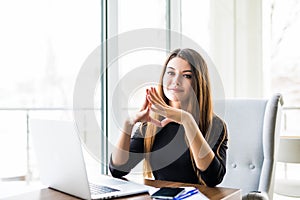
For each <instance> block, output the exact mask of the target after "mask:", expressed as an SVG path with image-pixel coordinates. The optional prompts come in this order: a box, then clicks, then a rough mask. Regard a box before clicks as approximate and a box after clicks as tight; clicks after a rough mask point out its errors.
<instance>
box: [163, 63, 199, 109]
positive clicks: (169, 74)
mask: <svg viewBox="0 0 300 200" xmlns="http://www.w3.org/2000/svg"><path fill="white" fill-rule="evenodd" d="M193 76H194V75H193V74H192V69H191V66H190V64H189V63H188V62H187V61H185V60H184V59H182V58H179V57H174V58H172V59H171V60H170V61H169V63H168V64H167V67H166V72H165V74H164V77H163V91H164V94H165V95H166V97H167V98H168V99H169V101H170V105H171V106H173V107H177V108H182V107H184V106H187V105H186V104H187V102H188V99H189V98H191V97H192V96H193V95H192V92H193V89H192V80H193Z"/></svg>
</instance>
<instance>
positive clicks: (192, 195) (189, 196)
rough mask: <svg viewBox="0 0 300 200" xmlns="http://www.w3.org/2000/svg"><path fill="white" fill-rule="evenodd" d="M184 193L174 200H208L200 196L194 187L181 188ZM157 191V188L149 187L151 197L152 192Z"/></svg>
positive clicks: (202, 195)
mask: <svg viewBox="0 0 300 200" xmlns="http://www.w3.org/2000/svg"><path fill="white" fill-rule="evenodd" d="M183 188H184V192H183V193H182V194H180V195H179V196H178V197H177V198H175V200H181V199H184V200H196V199H197V200H209V199H208V198H207V197H206V196H205V195H204V194H202V193H201V192H200V191H199V190H198V189H197V188H195V187H183ZM157 190H159V188H154V187H151V186H150V187H149V193H150V195H152V194H153V193H154V192H156V191H157Z"/></svg>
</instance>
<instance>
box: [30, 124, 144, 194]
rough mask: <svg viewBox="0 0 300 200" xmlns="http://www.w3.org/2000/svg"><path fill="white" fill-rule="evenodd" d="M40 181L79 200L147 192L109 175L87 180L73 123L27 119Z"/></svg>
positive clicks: (135, 184)
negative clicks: (80, 199)
mask: <svg viewBox="0 0 300 200" xmlns="http://www.w3.org/2000/svg"><path fill="white" fill-rule="evenodd" d="M30 133H31V134H32V141H33V148H34V150H35V153H36V159H37V163H38V166H39V171H40V179H41V182H42V183H43V184H45V185H47V186H48V187H49V188H53V189H55V190H58V191H61V192H64V193H67V194H70V195H72V196H76V197H79V198H82V199H109V198H116V197H122V196H128V195H133V194H139V193H145V192H148V187H147V186H145V185H143V184H138V183H134V182H131V181H125V180H121V179H117V178H113V177H111V176H108V175H101V174H100V172H99V175H97V176H93V177H88V174H89V173H88V172H87V170H86V165H85V160H84V156H83V150H82V146H81V141H80V138H79V136H78V134H77V131H76V128H75V124H74V122H69V121H55V120H38V119H32V120H30Z"/></svg>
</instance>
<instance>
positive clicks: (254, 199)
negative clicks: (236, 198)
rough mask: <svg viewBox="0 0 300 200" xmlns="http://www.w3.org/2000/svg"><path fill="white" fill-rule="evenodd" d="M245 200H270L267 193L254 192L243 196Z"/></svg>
mask: <svg viewBox="0 0 300 200" xmlns="http://www.w3.org/2000/svg"><path fill="white" fill-rule="evenodd" d="M243 200H269V196H268V194H267V193H266V192H261V191H252V192H249V193H248V194H246V195H244V196H243Z"/></svg>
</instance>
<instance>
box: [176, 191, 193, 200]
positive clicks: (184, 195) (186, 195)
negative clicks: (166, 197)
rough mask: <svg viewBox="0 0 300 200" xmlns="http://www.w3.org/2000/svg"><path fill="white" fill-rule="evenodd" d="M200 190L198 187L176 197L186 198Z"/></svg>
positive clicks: (178, 198)
mask: <svg viewBox="0 0 300 200" xmlns="http://www.w3.org/2000/svg"><path fill="white" fill-rule="evenodd" d="M198 192H199V191H198V189H194V190H191V191H188V192H187V193H184V194H182V195H179V196H178V197H176V198H175V199H176V200H181V199H186V198H188V197H190V196H192V195H194V194H197V193H198Z"/></svg>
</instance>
